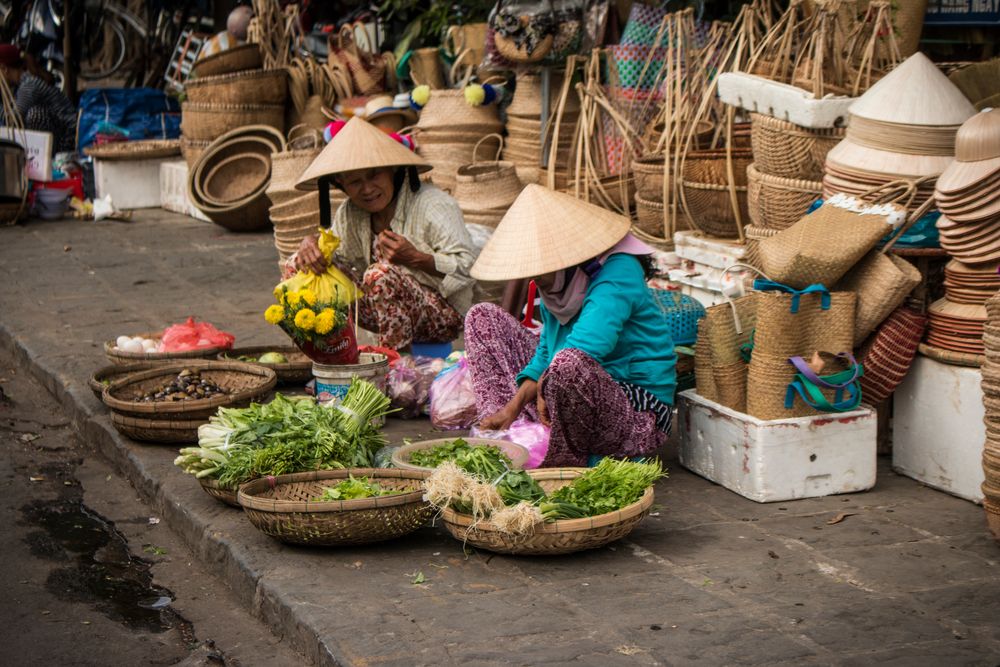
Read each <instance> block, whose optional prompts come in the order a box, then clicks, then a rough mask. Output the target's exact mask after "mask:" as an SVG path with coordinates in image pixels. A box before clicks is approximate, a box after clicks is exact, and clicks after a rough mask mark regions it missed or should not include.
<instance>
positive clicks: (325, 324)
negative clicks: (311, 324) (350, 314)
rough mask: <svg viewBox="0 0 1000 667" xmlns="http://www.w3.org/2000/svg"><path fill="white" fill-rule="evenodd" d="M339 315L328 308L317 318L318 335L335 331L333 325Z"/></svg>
mask: <svg viewBox="0 0 1000 667" xmlns="http://www.w3.org/2000/svg"><path fill="white" fill-rule="evenodd" d="M336 318H337V315H336V313H334V312H333V310H331V309H330V308H327V309H326V310H324V311H323V312H321V313H320V314H319V315H317V316H316V333H318V334H321V335H324V334H328V333H330V332H331V331H333V323H334V322H335V321H336Z"/></svg>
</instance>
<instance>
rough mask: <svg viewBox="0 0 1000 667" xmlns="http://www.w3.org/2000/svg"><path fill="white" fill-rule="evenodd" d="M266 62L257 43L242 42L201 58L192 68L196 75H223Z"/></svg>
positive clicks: (252, 67) (253, 67)
mask: <svg viewBox="0 0 1000 667" xmlns="http://www.w3.org/2000/svg"><path fill="white" fill-rule="evenodd" d="M263 64H264V59H263V56H262V55H261V52H260V48H259V47H258V46H257V45H256V44H242V45H240V46H235V47H233V48H231V49H226V50H225V51H220V52H219V53H216V54H215V55H212V56H208V57H206V58H201V59H199V60H198V61H197V62H195V64H194V67H193V68H192V70H191V74H192V75H193V76H194V77H196V78H197V77H208V76H221V75H224V74H232V73H233V72H242V71H245V70H254V69H259V68H260V67H262V66H263Z"/></svg>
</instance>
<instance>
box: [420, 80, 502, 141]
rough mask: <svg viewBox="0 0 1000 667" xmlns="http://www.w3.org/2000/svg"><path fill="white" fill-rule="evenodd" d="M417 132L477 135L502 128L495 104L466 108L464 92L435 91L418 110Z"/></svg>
mask: <svg viewBox="0 0 1000 667" xmlns="http://www.w3.org/2000/svg"><path fill="white" fill-rule="evenodd" d="M417 128H418V129H420V130H435V129H436V130H445V131H451V132H471V133H478V134H479V136H480V137H481V136H483V135H484V134H490V133H492V132H499V131H501V130H502V129H503V123H502V122H501V121H500V113H499V111H497V107H496V105H495V104H483V105H481V106H478V107H473V106H469V104H468V103H466V101H465V92H464V91H462V90H457V89H450V88H449V89H445V90H435V91H432V92H431V98H430V99H429V100H427V104H425V105H424V108H423V109H422V110H421V111H420V120H419V121H418V122H417Z"/></svg>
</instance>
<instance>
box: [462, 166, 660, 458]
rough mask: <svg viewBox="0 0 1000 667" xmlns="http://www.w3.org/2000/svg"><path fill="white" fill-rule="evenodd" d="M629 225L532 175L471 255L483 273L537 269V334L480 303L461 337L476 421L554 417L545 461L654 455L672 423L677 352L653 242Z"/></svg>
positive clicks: (511, 275)
mask: <svg viewBox="0 0 1000 667" xmlns="http://www.w3.org/2000/svg"><path fill="white" fill-rule="evenodd" d="M629 226H630V225H629V221H628V219H627V218H624V217H622V216H619V215H616V214H614V213H611V212H610V211H607V210H605V209H602V208H598V207H596V206H593V205H591V204H587V203H584V202H581V201H579V200H577V199H575V198H573V197H571V196H569V195H566V194H562V193H559V192H554V191H552V190H548V189H546V188H543V187H541V186H538V185H529V186H527V187H526V188H525V189H524V190H523V191H522V192H521V194H520V196H519V197H518V198H517V200H516V201H515V202H514V204H513V205H512V206H511V208H510V210H509V211H508V212H507V213H506V215H504V217H503V220H501V222H500V225H499V226H498V227H497V229H496V231H495V232H494V233H493V236H492V238H491V239H490V240H489V242H488V243H487V244H486V246H485V247H484V248H483V251H482V253H480V255H479V258H478V259H477V260H476V263H475V265H474V266H473V267H472V275H473V277H475V278H477V279H479V280H513V279H518V278H528V277H531V278H534V280H535V283H536V284H537V286H538V288H539V291H540V293H541V301H542V306H541V321H542V325H543V326H542V330H541V335H540V336H537V335H535V334H533V333H532V332H530V331H529V330H528V329H526V328H525V327H523V326H522V325H521V324H520V323H519V322H518V321H517V320H515V319H514V318H513V317H511V316H510V315H509V314H508V313H506V312H505V311H503V310H501V309H500V308H498V307H496V306H494V305H492V304H479V305H477V306H474V307H473V308H472V309H471V310H470V311H469V314H468V315H467V316H466V319H465V349H466V353H467V357H468V363H469V368H470V370H471V372H472V382H473V386H474V388H475V393H476V402H477V405H476V407H477V411H478V413H479V418H480V424H479V425H480V428H483V429H504V428H506V427H508V426H509V425H510V424H511V423H512V422H513V421H514V420H515V419H517V418H518V417H526V418H529V419H532V420H539V421H541V422H542V423H545V424H548V425H550V426H551V433H550V438H549V448H548V453H547V454H546V456H545V459H544V461H543V462H542V465H543V466H567V465H568V466H582V465H589V464H592V463H594V462H595V461H596V460H599V458H600V457H603V456H612V457H616V458H624V457H635V456H647V455H652V454H654V453H655V452H656V450H657V449H658V448H659V447H660V446H661V445H662V444H663V443H664V440H665V438H666V435H667V433H668V431H669V429H670V420H671V414H672V405H673V400H674V390H675V385H676V371H675V365H676V360H677V358H676V356H675V354H674V345H673V341H672V340H671V338H670V334H669V333H668V332H667V327H666V326H664V319H663V314H662V312H661V310H660V309H659V307H658V306H657V305H656V303H655V301H654V300H653V297H652V295H651V294H650V292H649V289H648V288H647V286H646V279H647V273H648V272H649V269H650V257H649V255H650V254H651V253H652V252H653V249H652V248H650V247H649V246H647V245H646V244H644V243H642V242H641V241H639V240H638V239H636V238H635V237H633V236H632V235H631V234H630V233H629Z"/></svg>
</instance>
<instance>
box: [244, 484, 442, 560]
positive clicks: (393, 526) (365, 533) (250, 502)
mask: <svg viewBox="0 0 1000 667" xmlns="http://www.w3.org/2000/svg"><path fill="white" fill-rule="evenodd" d="M349 475H353V476H354V477H368V478H370V479H372V480H373V481H375V482H377V483H378V484H379V485H380V486H382V487H383V488H389V489H394V490H398V491H404V493H398V494H394V495H390V496H381V497H377V498H363V499H359V500H345V501H320V500H315V499H316V498H318V497H319V496H321V495H322V493H323V490H324V489H325V488H327V487H330V486H333V485H335V484H337V483H339V482H341V481H343V480H345V479H347V478H348V476H349ZM427 476H428V473H426V472H420V471H416V470H395V469H385V468H354V469H349V470H322V471H317V472H303V473H295V474H292V475H279V476H277V477H266V478H262V479H256V480H253V481H250V482H247V483H246V484H244V485H243V486H241V487H240V490H239V493H238V494H237V499H238V500H239V503H240V505H242V506H243V510H244V511H245V512H246V515H247V518H248V519H250V523H252V524H253V525H254V527H255V528H257V529H258V530H260V531H261V532H263V533H265V534H267V535H270V536H271V537H273V538H275V539H277V540H280V541H282V542H286V543H288V544H301V545H305V546H348V545H354V544H371V543H373V542H384V541H385V540H391V539H395V538H398V537H402V536H404V535H407V534H409V533H412V532H413V531H415V530H417V529H418V528H420V527H421V526H423V525H424V524H425V523H427V521H428V520H429V519H430V518H431V517H432V516H433V514H434V509H433V508H432V507H431V506H430V504H429V503H427V501H425V500H424V492H423V488H422V486H421V483H422V482H423V480H424V479H426V478H427Z"/></svg>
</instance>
